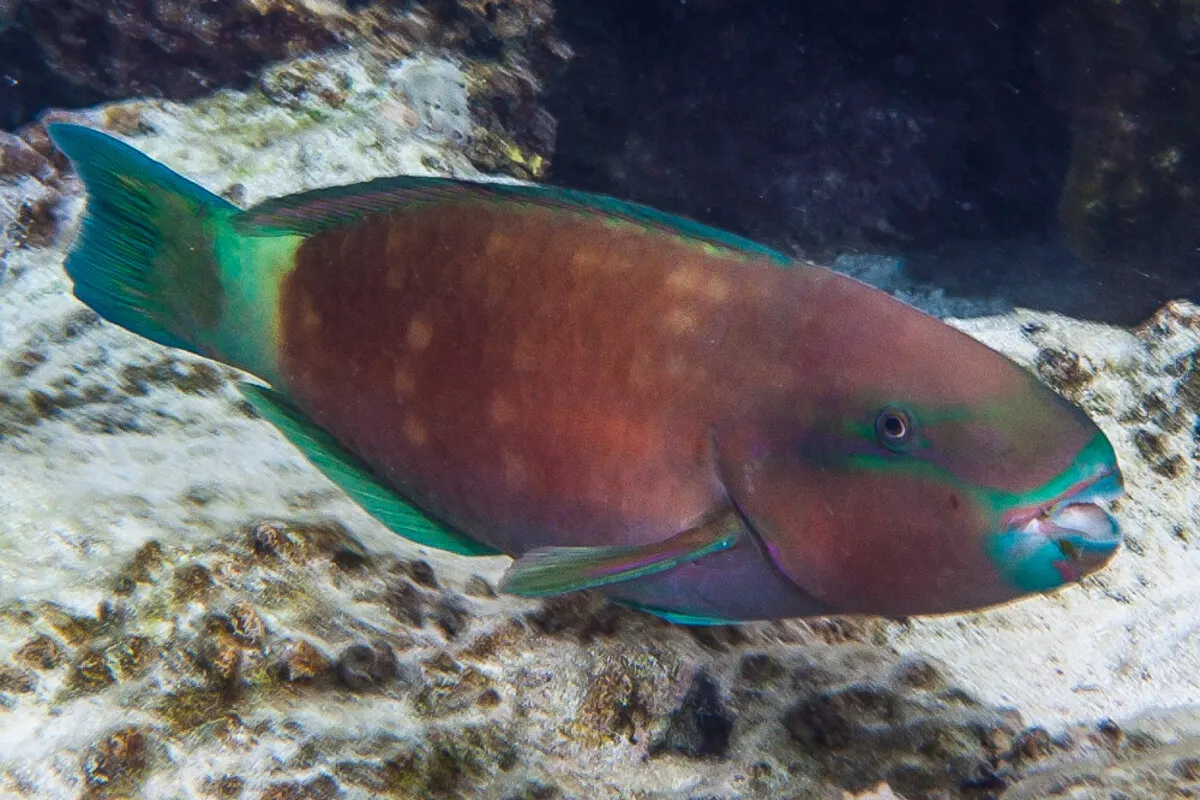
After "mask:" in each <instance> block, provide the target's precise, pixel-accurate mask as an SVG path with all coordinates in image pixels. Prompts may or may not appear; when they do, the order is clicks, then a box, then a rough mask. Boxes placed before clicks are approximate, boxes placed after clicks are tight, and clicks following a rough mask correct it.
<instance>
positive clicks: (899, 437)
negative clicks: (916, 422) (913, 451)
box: [875, 408, 913, 450]
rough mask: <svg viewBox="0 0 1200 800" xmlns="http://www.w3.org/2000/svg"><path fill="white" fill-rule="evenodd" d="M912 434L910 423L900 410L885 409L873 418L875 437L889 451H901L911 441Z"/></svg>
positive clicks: (905, 414) (905, 413) (904, 413)
mask: <svg viewBox="0 0 1200 800" xmlns="http://www.w3.org/2000/svg"><path fill="white" fill-rule="evenodd" d="M912 432H913V426H912V421H911V419H910V418H909V416H908V413H907V412H905V411H903V410H901V409H897V408H885V409H883V410H882V411H880V412H879V415H878V416H877V417H876V418H875V437H876V438H877V439H878V440H879V443H880V444H882V445H883V446H884V447H887V448H888V449H890V450H900V449H903V448H904V446H905V445H907V444H908V442H909V440H910V439H912Z"/></svg>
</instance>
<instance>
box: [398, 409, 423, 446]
mask: <svg viewBox="0 0 1200 800" xmlns="http://www.w3.org/2000/svg"><path fill="white" fill-rule="evenodd" d="M403 431H404V438H405V439H407V440H408V441H409V442H411V443H412V444H415V445H417V446H418V447H420V446H422V445H424V444H426V443H428V442H429V429H428V428H426V427H425V423H423V422H421V420H420V419H418V418H417V416H416V415H415V414H409V415H408V416H407V417H405V418H404V427H403Z"/></svg>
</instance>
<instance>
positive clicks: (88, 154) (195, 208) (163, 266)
mask: <svg viewBox="0 0 1200 800" xmlns="http://www.w3.org/2000/svg"><path fill="white" fill-rule="evenodd" d="M47 130H48V132H49V134H50V138H51V139H53V140H54V143H55V144H56V145H57V146H58V148H59V149H60V150H62V151H63V152H64V153H66V154H67V156H68V157H69V158H70V159H71V161H72V162H73V163H74V165H75V169H76V170H78V172H79V175H80V177H81V178H82V179H83V182H84V184H85V185H86V186H87V192H88V200H87V213H86V216H85V217H84V220H83V227H82V231H81V233H80V236H79V239H78V240H77V241H76V243H75V246H74V248H73V250H72V252H71V255H70V256H69V257H68V259H67V263H66V270H67V274H68V275H69V276H70V277H71V280H72V281H74V283H75V296H76V297H78V298H79V299H80V300H82V301H83V302H84V303H87V304H88V305H89V306H91V307H92V308H93V309H95V310H96V312H97V313H99V314H100V315H101V316H102V317H104V318H105V319H107V320H109V321H111V322H114V323H116V324H118V325H120V326H122V327H124V328H128V329H129V330H131V331H133V332H134V333H137V334H139V335H141V336H145V337H146V338H148V339H153V340H154V341H156V342H159V343H161V344H165V345H169V346H171V347H179V348H182V349H185V350H190V351H192V352H194V353H201V354H204V355H213V353H211V352H209V351H210V350H211V348H208V347H206V342H207V341H209V340H211V333H212V332H213V331H214V330H215V328H216V327H217V325H218V324H219V322H220V319H221V310H222V304H223V297H222V288H221V282H220V280H219V265H218V262H217V256H216V254H215V252H214V244H213V242H214V236H215V235H216V232H217V231H218V230H220V229H222V228H223V227H224V228H227V227H228V221H229V219H230V218H231V217H232V216H233V215H234V214H236V213H237V212H238V209H237V208H236V207H235V206H234V205H232V204H230V203H228V202H226V201H225V200H223V199H221V198H220V197H218V196H216V195H215V194H212V193H211V192H209V191H207V190H206V189H204V188H202V187H200V186H198V185H196V184H194V183H192V182H191V181H189V180H187V179H186V178H183V177H182V176H180V175H177V174H176V173H174V172H172V171H171V170H170V169H168V168H166V167H165V166H163V165H162V164H159V163H158V162H156V161H153V160H152V159H150V158H147V157H146V156H144V155H142V154H141V153H139V152H138V151H137V150H134V149H133V148H132V147H129V146H128V145H125V144H123V143H121V142H119V141H118V140H116V139H114V138H112V137H111V136H107V135H105V134H103V133H100V132H99V131H94V130H91V129H89V128H84V127H81V126H78V125H70V124H64V123H58V124H52V125H49V126H48V127H47Z"/></svg>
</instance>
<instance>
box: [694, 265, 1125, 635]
mask: <svg viewBox="0 0 1200 800" xmlns="http://www.w3.org/2000/svg"><path fill="white" fill-rule="evenodd" d="M862 288H863V290H864V291H867V290H866V288H865V287H862ZM870 291H871V292H872V293H873V294H874V295H876V296H873V297H872V298H871V299H872V302H871V303H870V304H869V306H868V309H867V310H868V311H870V312H871V316H869V317H868V319H869V320H870V324H865V325H864V324H860V325H857V326H855V325H845V326H841V327H839V328H837V331H838V332H839V334H840V337H841V338H840V339H839V340H838V341H836V342H835V343H834V346H830V347H827V348H826V350H825V352H827V353H828V354H829V355H828V357H827V358H828V361H827V363H824V364H822V363H820V359H818V358H815V357H814V360H813V362H812V363H811V364H809V365H808V367H809V368H811V370H812V372H813V373H814V374H818V375H821V380H819V381H815V382H813V384H811V385H804V384H799V383H798V384H796V386H795V387H793V389H792V390H791V391H790V392H787V393H780V394H777V395H773V396H771V397H770V398H769V399H766V400H765V401H762V402H759V403H758V405H757V407H756V408H755V409H754V410H753V411H751V412H748V413H747V414H745V415H744V416H743V417H742V418H740V419H739V420H737V421H736V422H735V423H734V424H732V425H730V426H728V427H727V428H725V429H724V430H722V431H721V432H720V433H719V434H718V435H717V437H716V442H717V449H718V457H719V459H720V468H721V471H722V476H723V479H724V481H725V484H726V489H727V491H728V492H729V496H730V500H731V502H732V503H733V504H734V505H735V506H736V507H737V508H738V509H739V510H740V511H741V513H742V515H743V516H744V517H745V519H746V521H747V523H748V524H749V526H750V527H751V528H752V529H753V530H754V531H755V532H756V534H757V535H758V538H759V540H760V541H761V542H762V543H763V545H764V546H765V550H766V551H767V553H768V554H769V555H770V557H771V558H772V559H773V560H774V562H775V563H776V565H777V566H778V567H779V568H780V569H781V570H782V571H783V573H784V574H786V575H787V576H788V577H789V578H791V579H792V580H793V581H794V582H795V583H796V584H797V585H798V586H799V587H800V588H802V589H803V590H804V591H806V592H808V593H809V594H811V595H813V596H815V597H817V598H818V599H820V600H822V601H824V602H826V603H828V604H829V605H831V606H833V607H835V608H838V609H840V610H842V611H845V612H849V613H867V614H881V615H892V616H901V615H912V614H934V613H947V612H954V611H964V610H969V609H976V608H982V607H986V606H990V605H994V604H998V603H1004V602H1007V601H1010V600H1014V599H1016V598H1019V597H1022V596H1024V595H1028V594H1032V593H1039V592H1048V591H1051V590H1054V589H1057V588H1059V587H1061V586H1063V585H1065V584H1069V583H1073V582H1076V581H1078V580H1080V579H1081V578H1082V577H1083V576H1085V575H1087V574H1089V573H1091V572H1094V571H1095V570H1097V569H1099V568H1101V567H1102V566H1104V565H1105V564H1106V563H1107V562H1108V561H1109V560H1110V559H1111V558H1112V557H1113V555H1114V554H1115V553H1116V551H1117V549H1118V547H1119V545H1120V542H1121V531H1120V528H1119V525H1118V523H1117V521H1116V519H1115V518H1114V517H1113V516H1112V515H1111V514H1110V513H1109V511H1108V510H1107V509H1106V508H1105V505H1104V504H1105V503H1106V502H1107V501H1108V500H1111V499H1114V498H1116V497H1117V496H1119V495H1120V494H1121V493H1122V478H1121V473H1120V470H1119V469H1118V466H1117V461H1116V456H1115V454H1114V451H1113V448H1112V445H1111V443H1110V442H1109V440H1108V439H1107V438H1106V437H1105V435H1104V434H1103V432H1101V431H1100V429H1099V428H1098V427H1097V426H1096V425H1095V424H1094V423H1093V422H1092V421H1091V420H1090V419H1089V418H1088V417H1087V416H1086V415H1085V414H1084V413H1083V412H1082V411H1081V410H1080V409H1079V408H1077V407H1076V406H1074V405H1072V404H1071V403H1069V402H1068V401H1066V400H1065V399H1063V398H1062V397H1060V396H1058V395H1057V394H1055V393H1054V392H1053V391H1051V390H1050V389H1049V388H1047V387H1046V386H1044V385H1042V384H1041V383H1040V382H1039V381H1038V380H1037V379H1035V378H1034V376H1033V375H1032V374H1030V373H1029V372H1027V371H1026V370H1024V369H1023V368H1021V367H1020V366H1018V365H1017V364H1015V363H1014V362H1012V361H1011V360H1009V359H1008V358H1006V357H1004V356H1002V355H1000V354H999V353H997V352H995V351H993V350H991V349H990V348H988V347H986V346H985V345H983V344H982V343H980V342H978V341H976V340H975V339H973V338H971V337H969V336H967V335H966V334H964V333H962V332H960V331H958V330H955V329H954V328H951V327H950V326H948V325H946V324H944V323H942V322H941V321H939V320H936V319H934V318H932V317H928V316H926V315H924V314H922V313H920V312H918V311H916V310H915V309H912V308H910V307H908V306H906V305H904V304H901V303H899V302H897V301H894V300H892V299H891V298H890V297H887V296H886V295H882V293H875V292H874V290H870ZM880 298H886V301H885V300H881V299H880ZM843 308H845V306H843ZM760 400H761V398H760Z"/></svg>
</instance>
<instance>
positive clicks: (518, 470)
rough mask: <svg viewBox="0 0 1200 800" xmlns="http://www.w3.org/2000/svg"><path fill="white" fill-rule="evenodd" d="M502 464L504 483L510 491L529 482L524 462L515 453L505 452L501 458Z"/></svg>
mask: <svg viewBox="0 0 1200 800" xmlns="http://www.w3.org/2000/svg"><path fill="white" fill-rule="evenodd" d="M502 460H503V463H504V483H505V484H506V485H507V486H508V488H510V489H519V488H521V487H523V486H525V484H527V483H528V482H529V470H528V469H527V468H526V467H525V460H524V459H522V458H521V457H520V456H519V455H517V454H516V453H511V452H505V453H504V455H503V457H502Z"/></svg>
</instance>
